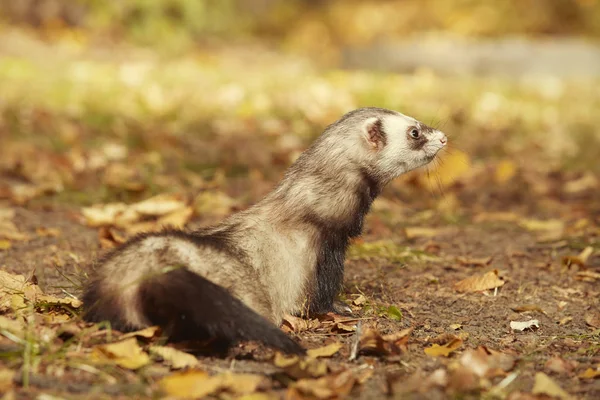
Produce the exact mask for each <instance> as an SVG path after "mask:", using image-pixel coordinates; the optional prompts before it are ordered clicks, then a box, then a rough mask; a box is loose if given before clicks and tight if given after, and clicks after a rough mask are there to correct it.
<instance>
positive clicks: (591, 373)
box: [578, 364, 600, 379]
mask: <svg viewBox="0 0 600 400" xmlns="http://www.w3.org/2000/svg"><path fill="white" fill-rule="evenodd" d="M578 377H579V378H581V379H596V378H600V364H598V366H597V367H596V369H594V368H588V369H586V370H585V371H583V372H582V373H581V374H579V375H578Z"/></svg>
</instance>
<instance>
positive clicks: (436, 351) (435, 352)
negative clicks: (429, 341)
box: [424, 338, 463, 357]
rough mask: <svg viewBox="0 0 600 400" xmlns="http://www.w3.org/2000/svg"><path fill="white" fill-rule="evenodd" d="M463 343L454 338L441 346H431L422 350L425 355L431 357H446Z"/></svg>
mask: <svg viewBox="0 0 600 400" xmlns="http://www.w3.org/2000/svg"><path fill="white" fill-rule="evenodd" d="M462 343H463V341H462V340H461V339H460V338H454V339H452V340H451V341H450V342H448V343H446V344H445V345H443V346H440V345H439V344H433V345H431V347H428V348H426V349H424V351H425V354H427V355H428V356H432V357H439V356H443V357H448V356H449V355H450V353H452V352H453V351H454V350H456V349H458V348H459V347H460V346H462Z"/></svg>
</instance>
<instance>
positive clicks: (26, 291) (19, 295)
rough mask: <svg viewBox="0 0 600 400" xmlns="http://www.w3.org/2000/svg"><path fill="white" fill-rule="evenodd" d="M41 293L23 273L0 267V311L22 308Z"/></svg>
mask: <svg viewBox="0 0 600 400" xmlns="http://www.w3.org/2000/svg"><path fill="white" fill-rule="evenodd" d="M41 294H42V291H41V289H40V288H39V287H38V286H37V285H34V284H33V283H31V282H28V281H27V280H26V279H25V277H24V276H23V275H19V274H11V273H9V272H6V271H3V270H1V269H0V313H2V312H7V311H10V310H12V309H20V308H23V307H25V305H26V304H27V302H35V301H36V298H37V296H40V295H41Z"/></svg>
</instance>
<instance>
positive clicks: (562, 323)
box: [558, 317, 573, 325]
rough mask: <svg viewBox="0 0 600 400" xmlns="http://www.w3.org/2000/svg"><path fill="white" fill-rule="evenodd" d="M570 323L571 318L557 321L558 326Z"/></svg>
mask: <svg viewBox="0 0 600 400" xmlns="http://www.w3.org/2000/svg"><path fill="white" fill-rule="evenodd" d="M571 321H573V317H564V318H561V319H560V321H558V324H559V325H566V324H568V323H569V322H571Z"/></svg>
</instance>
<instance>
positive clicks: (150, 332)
mask: <svg viewBox="0 0 600 400" xmlns="http://www.w3.org/2000/svg"><path fill="white" fill-rule="evenodd" d="M159 334H160V328H159V327H158V326H149V327H147V328H144V329H140V330H139V331H134V332H129V333H126V334H124V335H123V336H121V340H123V339H128V338H132V337H143V338H146V339H152V338H155V337H157V336H158V335H159Z"/></svg>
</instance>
